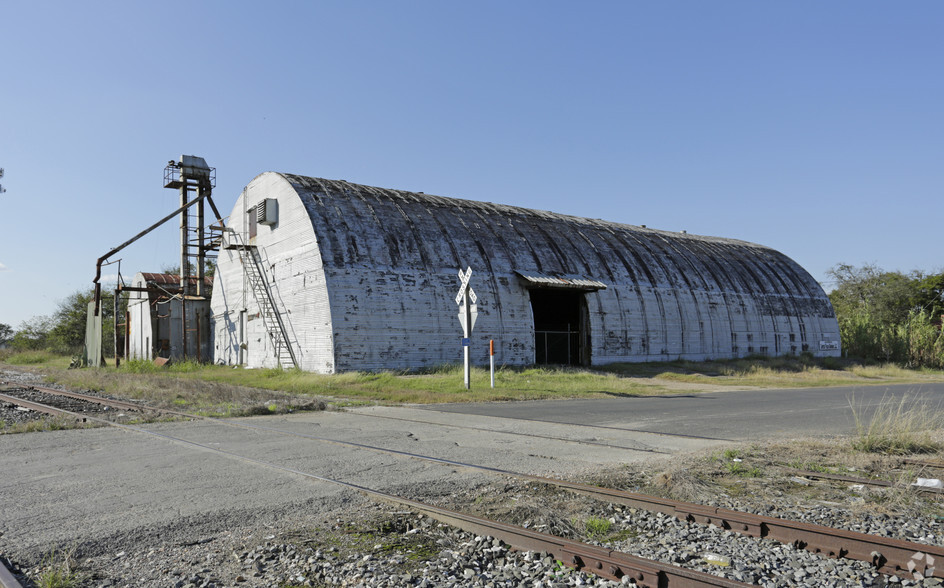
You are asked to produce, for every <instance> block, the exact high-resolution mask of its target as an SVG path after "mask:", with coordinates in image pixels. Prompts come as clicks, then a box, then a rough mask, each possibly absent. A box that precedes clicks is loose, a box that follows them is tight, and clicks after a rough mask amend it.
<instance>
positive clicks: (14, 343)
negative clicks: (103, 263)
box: [0, 289, 126, 355]
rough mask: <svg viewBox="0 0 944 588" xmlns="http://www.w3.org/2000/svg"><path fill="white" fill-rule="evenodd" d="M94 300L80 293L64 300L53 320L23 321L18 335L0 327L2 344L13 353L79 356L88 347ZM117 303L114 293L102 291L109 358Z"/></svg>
mask: <svg viewBox="0 0 944 588" xmlns="http://www.w3.org/2000/svg"><path fill="white" fill-rule="evenodd" d="M92 300H94V290H91V289H89V290H87V291H82V290H79V291H76V292H73V293H72V294H71V295H69V296H68V297H67V298H65V299H64V300H61V301H60V302H59V304H58V305H57V307H56V312H55V313H53V314H52V315H51V316H35V317H33V318H31V319H29V320H26V321H23V323H21V324H20V326H19V328H17V329H16V330H15V331H14V330H13V329H12V328H11V327H10V326H9V325H4V324H0V343H6V344H8V345H9V346H10V348H11V349H13V350H14V351H40V350H42V351H51V352H52V353H57V354H60V355H77V354H79V353H81V352H82V349H83V348H84V347H85V324H86V321H87V316H88V305H89V302H91V301H92ZM114 300H115V295H114V293H113V292H109V291H107V290H105V289H103V290H102V301H101V308H102V313H103V314H102V348H103V349H105V350H106V354H108V353H109V350H110V349H111V348H112V346H113V345H114V340H115V332H114V328H113V326H114V322H113V319H112V317H113V316H114V310H115V303H114ZM122 302H123V303H124V302H126V301H122ZM4 333H6V337H4Z"/></svg>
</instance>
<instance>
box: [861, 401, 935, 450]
mask: <svg viewBox="0 0 944 588" xmlns="http://www.w3.org/2000/svg"><path fill="white" fill-rule="evenodd" d="M849 406H850V408H851V410H852V414H853V417H854V418H855V427H856V437H855V439H853V442H852V446H853V448H855V449H856V450H858V451H864V452H870V453H885V454H892V455H910V454H916V453H933V452H937V451H940V450H941V449H942V447H944V446H942V443H941V431H942V430H944V411H942V409H941V405H940V402H938V403H933V402H931V401H929V400H928V399H924V398H919V397H913V396H908V395H905V396H902V397H901V398H900V399H898V400H895V399H893V398H888V397H882V400H881V401H880V402H879V403H878V404H877V405H860V404H857V403H856V401H855V399H854V398H851V399H850V400H849Z"/></svg>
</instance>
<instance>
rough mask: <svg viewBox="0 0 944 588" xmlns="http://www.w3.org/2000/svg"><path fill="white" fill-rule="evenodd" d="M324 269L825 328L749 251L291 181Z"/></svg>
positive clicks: (788, 283)
mask: <svg viewBox="0 0 944 588" xmlns="http://www.w3.org/2000/svg"><path fill="white" fill-rule="evenodd" d="M278 175H280V176H281V177H282V178H284V179H285V180H286V181H287V182H289V183H290V184H291V185H292V187H293V188H294V189H295V191H296V192H297V193H298V195H299V197H300V198H301V200H302V202H303V203H304V205H305V207H306V209H307V210H308V213H309V216H310V217H311V221H312V225H313V228H314V230H315V234H316V236H317V238H318V245H319V248H320V250H321V255H322V259H323V263H324V264H325V265H326V266H333V267H337V268H343V267H351V266H372V267H389V268H392V269H411V270H416V271H424V270H425V271H432V272H440V271H443V270H444V269H446V268H457V267H459V268H462V267H466V266H467V265H471V266H472V267H476V268H482V269H483V270H484V271H488V272H490V273H502V274H506V273H507V274H513V273H518V274H520V275H524V276H539V277H540V278H542V279H554V278H559V279H562V280H565V281H566V280H574V279H578V280H584V281H588V282H591V283H600V284H605V285H608V284H622V285H626V284H631V285H634V286H635V287H638V288H656V289H662V288H673V289H679V290H703V291H708V292H713V291H714V292H721V293H741V294H744V295H747V296H751V297H752V298H755V299H756V300H757V301H758V304H759V307H760V310H761V311H762V312H765V311H766V312H769V313H770V314H776V315H783V314H786V315H794V314H801V315H813V316H821V317H833V316H835V315H834V313H833V309H832V306H831V305H830V303H829V299H828V297H827V296H826V294H825V292H824V291H823V289H822V287H821V286H820V285H819V284H818V283H817V282H816V280H814V279H813V277H812V276H811V275H810V274H809V273H808V272H807V271H806V270H804V269H803V268H802V267H800V266H799V265H798V264H797V263H796V262H794V261H793V260H792V259H790V258H789V257H787V256H786V255H783V254H782V253H780V252H778V251H776V250H774V249H771V248H769V247H765V246H763V245H758V244H755V243H749V242H746V241H740V240H735V239H725V238H720V237H707V236H698V235H693V234H689V233H676V232H671V231H662V230H656V229H650V228H645V227H640V226H634V225H626V224H620V223H614V222H609V221H604V220H599V219H588V218H581V217H576V216H569V215H564V214H557V213H553V212H546V211H541V210H531V209H526V208H520V207H515V206H506V205H501V204H492V203H488V202H477V201H472V200H462V199H456V198H446V197H442V196H433V195H429V194H423V193H417V192H407V191H402V190H391V189H384V188H375V187H370V186H363V185H359V184H353V183H350V182H346V181H343V180H325V179H320V178H312V177H307V176H300V175H293V174H278Z"/></svg>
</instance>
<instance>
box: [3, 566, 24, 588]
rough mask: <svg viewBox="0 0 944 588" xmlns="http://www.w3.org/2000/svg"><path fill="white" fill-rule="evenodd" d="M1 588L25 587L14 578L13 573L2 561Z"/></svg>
mask: <svg viewBox="0 0 944 588" xmlns="http://www.w3.org/2000/svg"><path fill="white" fill-rule="evenodd" d="M0 586H2V587H3V588H23V585H22V584H20V582H19V581H18V580H17V579H16V578H15V577H14V576H13V573H12V572H11V571H10V570H8V569H7V567H6V566H5V565H3V562H2V561H0Z"/></svg>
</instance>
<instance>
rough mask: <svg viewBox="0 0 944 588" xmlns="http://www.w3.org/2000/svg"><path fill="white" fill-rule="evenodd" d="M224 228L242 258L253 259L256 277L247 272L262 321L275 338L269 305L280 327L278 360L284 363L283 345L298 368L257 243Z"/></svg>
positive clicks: (229, 228)
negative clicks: (267, 310)
mask: <svg viewBox="0 0 944 588" xmlns="http://www.w3.org/2000/svg"><path fill="white" fill-rule="evenodd" d="M224 230H225V231H227V232H229V233H231V234H232V235H233V237H234V244H235V245H236V248H237V249H238V250H239V252H240V258H242V257H243V256H242V253H245V254H246V256H247V257H249V259H251V260H252V265H253V269H254V270H255V274H256V277H255V279H254V277H253V276H252V273H253V272H252V271H249V272H247V277H248V278H249V281H250V282H253V284H250V285H251V286H252V291H253V297H254V298H255V299H256V303H257V304H258V305H259V310H260V315H261V317H262V322H263V324H265V325H266V330H267V331H268V332H269V337H271V338H273V339H274V338H275V336H274V332H273V330H272V328H271V327H270V326H269V325H268V324H267V321H266V316H267V312H265V308H263V307H266V306H267V307H268V308H269V309H271V312H272V316H273V317H275V321H276V323H277V325H278V328H279V330H278V333H277V334H279V335H281V341H276V342H275V343H277V344H278V345H277V349H276V357H275V358H276V360H277V361H278V362H279V365H280V366H281V365H282V353H281V349H282V347H284V348H285V350H287V351H288V354H289V357H290V358H291V360H292V366H293V367H295V368H298V359H297V358H296V357H295V350H294V349H293V348H292V343H291V341H290V340H289V338H288V329H287V328H286V327H285V322H284V321H283V320H282V315H281V313H280V312H279V309H278V306H276V302H275V297H274V296H273V294H272V290H271V289H270V288H269V281H268V280H267V279H266V275H265V270H264V269H263V267H262V263H261V262H260V260H259V251H258V247H257V246H255V245H249V244H247V243H243V241H242V239H241V237H240V234H239V232H237V231H236V230H235V229H233V228H231V227H226V228H225V229H224ZM243 267H246V264H245V263H244V264H243ZM257 284H258V286H261V288H262V291H263V292H264V294H265V299H263V300H260V297H259V293H258V290H259V287H258V286H257Z"/></svg>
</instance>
